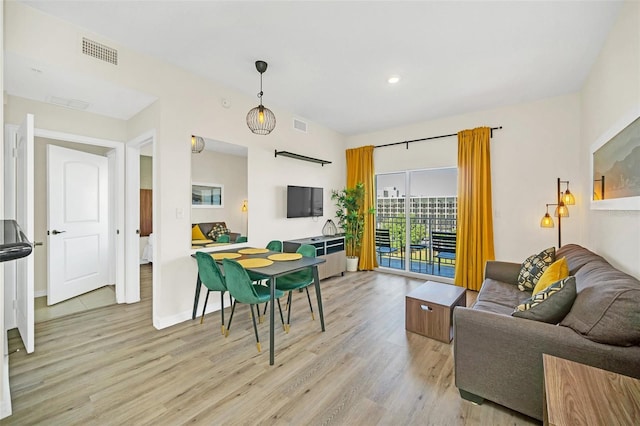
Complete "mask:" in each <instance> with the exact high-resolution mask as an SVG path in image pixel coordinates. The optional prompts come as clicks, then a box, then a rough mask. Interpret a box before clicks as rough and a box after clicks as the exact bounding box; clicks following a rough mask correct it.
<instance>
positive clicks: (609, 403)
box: [542, 354, 640, 426]
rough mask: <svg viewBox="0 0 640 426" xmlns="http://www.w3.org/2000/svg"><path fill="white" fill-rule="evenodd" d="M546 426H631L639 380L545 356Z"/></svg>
mask: <svg viewBox="0 0 640 426" xmlns="http://www.w3.org/2000/svg"><path fill="white" fill-rule="evenodd" d="M542 362H543V364H544V388H543V391H544V406H543V418H544V424H545V425H557V426H560V425H632V424H638V423H637V422H638V419H640V380H638V379H634V378H632V377H629V376H623V375H622V374H618V373H614V372H611V371H607V370H602V369H600V368H595V367H591V366H588V365H584V364H580V363H577V362H574V361H569V360H566V359H562V358H558V357H555V356H552V355H547V354H543V355H542Z"/></svg>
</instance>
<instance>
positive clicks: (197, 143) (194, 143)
mask: <svg viewBox="0 0 640 426" xmlns="http://www.w3.org/2000/svg"><path fill="white" fill-rule="evenodd" d="M203 150H204V139H203V138H202V137H201V136H194V135H191V153H192V154H200V153H201V152H202V151H203Z"/></svg>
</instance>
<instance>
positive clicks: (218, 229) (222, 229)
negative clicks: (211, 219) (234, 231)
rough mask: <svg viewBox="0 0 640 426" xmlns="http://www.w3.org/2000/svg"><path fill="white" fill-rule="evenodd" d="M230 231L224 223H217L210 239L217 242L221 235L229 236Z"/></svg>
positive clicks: (212, 229)
mask: <svg viewBox="0 0 640 426" xmlns="http://www.w3.org/2000/svg"><path fill="white" fill-rule="evenodd" d="M229 233H230V231H229V230H228V229H227V225H226V224H225V223H224V222H221V223H215V224H214V225H213V227H212V228H211V231H209V238H210V239H212V240H213V241H217V240H218V237H219V236H220V235H225V234H229Z"/></svg>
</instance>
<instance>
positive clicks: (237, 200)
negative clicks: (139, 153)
mask: <svg viewBox="0 0 640 426" xmlns="http://www.w3.org/2000/svg"><path fill="white" fill-rule="evenodd" d="M202 139H203V140H204V149H203V150H202V151H201V152H198V153H196V152H193V153H192V154H191V241H192V247H191V248H193V249H198V248H202V247H212V246H218V245H226V244H233V243H237V242H244V241H246V240H247V239H248V235H247V231H248V229H247V228H248V221H249V216H248V215H249V211H248V197H247V186H248V185H247V153H248V149H247V147H244V146H240V145H235V144H231V143H228V142H223V141H218V140H215V139H211V138H207V137H202Z"/></svg>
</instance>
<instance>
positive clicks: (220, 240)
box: [216, 234, 231, 243]
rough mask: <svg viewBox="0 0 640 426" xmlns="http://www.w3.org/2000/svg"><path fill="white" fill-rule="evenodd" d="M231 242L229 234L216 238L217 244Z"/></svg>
mask: <svg viewBox="0 0 640 426" xmlns="http://www.w3.org/2000/svg"><path fill="white" fill-rule="evenodd" d="M230 241H231V240H230V239H229V236H228V235H227V234H223V235H218V238H216V243H228V242H230Z"/></svg>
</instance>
